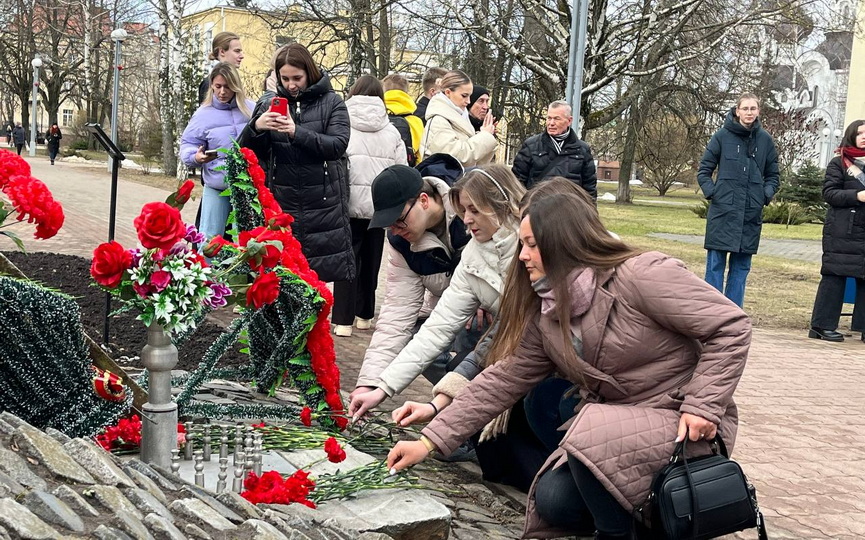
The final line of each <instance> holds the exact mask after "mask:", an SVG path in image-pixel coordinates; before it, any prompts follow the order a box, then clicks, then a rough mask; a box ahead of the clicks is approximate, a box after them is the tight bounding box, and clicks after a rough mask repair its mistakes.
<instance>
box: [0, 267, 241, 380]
mask: <svg viewBox="0 0 865 540" xmlns="http://www.w3.org/2000/svg"><path fill="white" fill-rule="evenodd" d="M3 254H4V255H5V256H6V257H7V258H8V259H9V260H10V261H12V263H13V264H15V266H17V267H18V268H19V269H20V270H21V271H22V272H24V274H26V275H27V277H29V278H30V279H33V280H35V281H38V282H39V283H42V284H43V285H45V286H46V287H50V288H52V289H56V290H58V291H61V292H63V293H66V294H68V295H69V296H72V297H73V298H75V300H76V302H77V303H78V306H79V307H80V308H81V324H82V326H83V327H84V331H85V332H87V335H89V336H90V337H91V338H93V339H94V340H96V341H97V342H100V343H101V342H102V340H103V333H104V330H103V329H104V321H105V296H106V294H105V293H104V292H103V291H102V290H101V289H99V287H97V286H96V285H95V284H94V283H93V280H92V279H91V277H90V260H89V259H85V258H82V257H75V256H72V255H59V254H57V253H40V252H36V253H28V254H24V253H20V252H17V251H15V252H4V253H3ZM119 307H121V304H120V303H119V302H118V301H113V302H112V304H111V309H112V310H116V309H117V308H119ZM136 315H137V313H136V312H135V311H129V312H126V313H121V314H118V315H115V316H113V317H111V318H110V319H109V334H108V354H109V356H111V357H113V358H114V359H115V360H117V361H118V363H120V364H121V365H130V366H132V367H141V365H140V363H139V362H138V361H137V358H136V357H138V355H139V354H140V352H141V349H142V348H143V347H144V345H145V343H146V341H147V328H146V327H145V326H144V323H142V322H141V321H139V320H138V319H136V318H135V317H136ZM232 315H233V314H232V313H231V311H230V310H222V311H220V312H218V313H215V314H213V315H212V316H208V318H207V319H205V321H204V323H202V324H201V325H200V326H199V327H198V329H197V330H196V331H195V333H194V334H193V335H192V336H191V337H190V338H189V340H188V341H187V342H186V343H184V344H183V346H182V347H180V348H179V350H178V364H177V368H176V369H182V370H186V371H194V370H195V369H196V368H197V367H198V364H199V362H200V361H201V358H202V357H203V356H204V353H205V352H207V349H208V348H209V347H210V345H211V343H213V342H214V341H215V340H216V338H217V337H219V335H220V334H221V333H222V332H223V329H224V328H225V324H226V321H227V320H230V319H231V316H232ZM239 349H240V347H239V346H237V345H236V344H235V346H234V347H233V348H232V349H231V350H229V351H228V352H227V353H226V354H225V355H224V356H223V357H222V359H221V360H220V362H219V364H218V365H219V366H223V367H229V366H236V365H241V364H245V363H247V362H248V357H247V356H246V355H245V354H243V353H241V352H240V350H239ZM124 357H126V358H124ZM127 358H128V359H132V362H129V361H128V360H127Z"/></svg>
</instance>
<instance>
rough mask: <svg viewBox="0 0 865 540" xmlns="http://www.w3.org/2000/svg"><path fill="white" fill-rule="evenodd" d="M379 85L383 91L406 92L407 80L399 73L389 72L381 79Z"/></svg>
mask: <svg viewBox="0 0 865 540" xmlns="http://www.w3.org/2000/svg"><path fill="white" fill-rule="evenodd" d="M381 85H382V87H383V88H384V91H385V92H387V91H389V90H402V91H403V92H406V93H408V81H407V80H406V78H405V77H403V76H402V75H400V74H399V73H391V74H390V75H388V76H387V77H385V78H384V79H382V80H381Z"/></svg>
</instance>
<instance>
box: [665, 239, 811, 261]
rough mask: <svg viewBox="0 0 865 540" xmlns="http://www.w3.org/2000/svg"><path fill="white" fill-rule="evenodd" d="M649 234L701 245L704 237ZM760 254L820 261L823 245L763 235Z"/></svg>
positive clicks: (809, 241)
mask: <svg viewBox="0 0 865 540" xmlns="http://www.w3.org/2000/svg"><path fill="white" fill-rule="evenodd" d="M649 236H651V237H653V238H663V239H664V240H674V241H676V242H685V243H686V244H698V245H701V246H702V245H703V239H704V237H703V235H702V234H670V233H651V234H649ZM760 255H771V256H774V257H781V258H783V259H793V260H797V261H808V262H820V260H821V258H822V257H823V245H822V243H821V242H820V240H784V239H776V238H765V237H763V238H760Z"/></svg>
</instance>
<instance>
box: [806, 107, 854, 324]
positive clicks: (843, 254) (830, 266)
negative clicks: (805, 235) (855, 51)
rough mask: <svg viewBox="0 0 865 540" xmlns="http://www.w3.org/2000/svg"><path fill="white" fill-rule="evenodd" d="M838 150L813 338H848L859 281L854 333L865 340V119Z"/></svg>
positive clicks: (826, 194) (827, 190) (827, 185)
mask: <svg viewBox="0 0 865 540" xmlns="http://www.w3.org/2000/svg"><path fill="white" fill-rule="evenodd" d="M835 153H836V154H838V156H837V157H835V158H833V159H832V161H830V162H829V166H828V167H826V180H825V181H824V182H823V199H825V201H826V202H827V203H829V209H828V210H827V211H826V221H825V223H824V224H823V267H822V268H821V269H820V274H822V277H821V278H820V285H819V286H818V287H817V298H815V299H814V311H813V312H812V314H811V331H810V332H808V337H811V338H815V339H825V340H827V341H844V335H843V334H841V333H840V332H838V331H837V328H838V319H839V318H840V317H841V306H842V305H843V303H844V287H845V285H846V282H847V278H848V277H852V278H855V279H856V300H855V304H854V306H853V321H852V324H851V325H850V327H851V328H852V329H853V331H857V332H862V341H865V172H863V171H865V120H856V121H854V122H853V123H852V124H850V125H849V126H847V130H846V131H845V132H844V139H843V140H842V141H841V147H840V148H838V150H836V151H835Z"/></svg>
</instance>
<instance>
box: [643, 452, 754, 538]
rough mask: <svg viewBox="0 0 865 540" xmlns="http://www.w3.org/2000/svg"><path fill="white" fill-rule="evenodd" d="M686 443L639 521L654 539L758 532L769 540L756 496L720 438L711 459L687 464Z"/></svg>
mask: <svg viewBox="0 0 865 540" xmlns="http://www.w3.org/2000/svg"><path fill="white" fill-rule="evenodd" d="M686 442H687V437H686V438H685V441H682V442H680V443H679V444H677V445H676V448H675V450H673V455H672V457H670V462H669V463H668V464H667V465H666V466H664V468H663V469H661V471H660V472H658V474H657V475H656V476H655V479H654V480H653V481H652V488H651V491H650V493H649V497H648V499H646V501H645V502H644V503H643V504H642V505H640V507H638V508H636V509H635V510H634V518H635V519H636V520H637V521H638V522H639V523H640V524H642V525H643V527H646V528H648V529H649V531H650V537H651V538H655V539H663V540H686V539H691V540H704V539H707V538H716V537H718V536H723V535H725V534H730V533H734V532H736V531H742V530H745V529H752V528H754V527H756V528H757V529H758V532H759V538H760V540H767V539H768V536H767V535H766V526H765V523H764V521H763V514H761V513H760V507H759V506H758V505H757V492H756V490H755V489H754V486H753V485H751V483H749V482H748V479H747V478H746V477H745V473H744V472H743V471H742V467H740V466H739V464H738V463H736V462H735V461H733V460H732V459H730V458H729V454H728V453H727V447H726V446H725V445H724V441H723V440H721V437H720V436H716V437H715V440H714V441H712V450H713V452H712V453H711V454H709V455H706V456H701V457H698V458H692V459H686V458H685V449H686Z"/></svg>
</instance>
